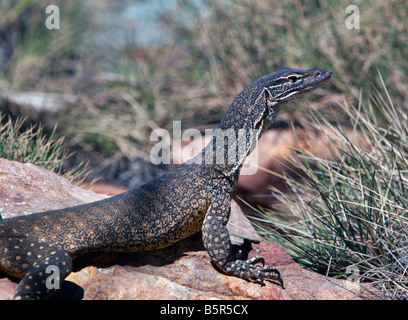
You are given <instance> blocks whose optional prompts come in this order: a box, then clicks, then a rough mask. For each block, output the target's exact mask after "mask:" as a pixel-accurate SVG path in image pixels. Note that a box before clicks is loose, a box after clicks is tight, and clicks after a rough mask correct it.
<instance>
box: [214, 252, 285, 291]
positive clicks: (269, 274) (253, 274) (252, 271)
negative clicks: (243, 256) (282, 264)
mask: <svg viewBox="0 0 408 320" xmlns="http://www.w3.org/2000/svg"><path fill="white" fill-rule="evenodd" d="M259 263H260V264H261V265H258V264H259ZM222 269H223V271H224V272H225V273H227V274H230V275H233V276H236V277H240V278H243V279H251V280H259V282H260V283H261V286H265V283H264V280H265V279H273V280H278V282H279V284H280V285H281V286H282V288H284V286H283V280H282V278H281V276H280V273H279V271H278V270H277V269H276V268H275V267H272V266H265V260H264V258H262V257H260V256H255V257H253V258H251V259H249V260H246V261H244V260H233V261H229V262H227V263H226V264H224V265H223V268H222Z"/></svg>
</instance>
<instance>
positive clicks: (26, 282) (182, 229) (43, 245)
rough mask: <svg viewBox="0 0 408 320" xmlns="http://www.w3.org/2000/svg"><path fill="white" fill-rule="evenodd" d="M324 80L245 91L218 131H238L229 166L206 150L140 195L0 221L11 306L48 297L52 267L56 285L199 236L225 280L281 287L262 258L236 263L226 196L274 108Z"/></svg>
mask: <svg viewBox="0 0 408 320" xmlns="http://www.w3.org/2000/svg"><path fill="white" fill-rule="evenodd" d="M330 74H331V73H330V72H328V71H325V70H319V69H311V70H306V71H304V70H294V69H285V70H282V71H279V72H276V73H273V74H270V75H267V76H265V77H263V78H261V79H258V80H257V81H256V82H254V83H253V84H251V85H249V86H248V87H247V88H245V89H244V90H243V91H242V92H241V94H240V95H238V96H237V98H236V99H235V100H234V101H233V103H232V104H231V106H230V108H229V110H228V111H227V113H226V115H225V116H224V118H223V120H222V121H221V124H220V129H221V130H227V129H233V130H234V132H238V130H239V129H245V131H244V132H245V139H244V140H245V141H244V147H243V148H241V149H240V151H239V152H237V154H236V155H235V158H234V161H232V162H231V161H229V162H228V161H227V158H223V161H215V160H214V159H215V156H216V153H217V151H219V148H218V149H217V146H216V144H215V143H213V144H209V145H208V146H207V147H206V148H205V149H204V150H203V151H202V153H201V154H200V155H199V156H197V157H196V158H193V159H192V160H191V161H188V162H187V163H185V164H184V165H182V166H180V167H179V168H177V169H176V170H174V171H172V172H170V173H167V174H165V175H163V176H161V177H159V178H157V179H155V180H153V181H151V182H149V183H147V184H145V185H143V186H142V187H140V188H139V189H134V190H130V191H128V192H125V193H122V194H119V195H117V196H114V197H111V198H108V199H105V200H102V201H97V202H93V203H89V204H85V205H80V206H75V207H71V208H65V209H61V210H54V211H47V212H41V213H37V214H33V215H29V216H21V217H16V218H10V219H4V220H1V221H0V270H2V271H4V272H5V273H7V274H9V275H12V276H14V277H17V278H19V279H22V280H21V281H20V283H19V285H18V286H17V289H16V291H15V296H14V298H15V299H42V298H47V297H48V296H49V295H51V294H52V293H53V291H54V290H55V289H51V290H48V289H47V286H46V281H47V277H48V276H49V275H50V274H49V273H47V272H46V271H47V267H48V266H50V265H53V266H57V267H58V270H59V272H60V281H61V282H62V281H63V280H64V279H65V277H66V276H67V275H68V274H69V273H70V272H71V271H72V259H75V258H76V257H78V256H80V255H83V254H86V253H91V252H145V251H149V250H154V249H160V248H164V247H166V246H169V245H171V244H173V243H175V242H177V241H179V240H181V239H183V238H186V237H188V236H190V235H192V234H194V233H197V232H198V231H200V230H202V234H203V243H204V246H205V248H206V249H207V251H208V253H209V255H210V257H211V259H212V261H213V262H214V263H215V264H216V265H217V266H218V267H219V268H220V269H221V270H222V271H223V272H225V273H226V274H229V275H232V276H237V277H241V278H244V279H253V280H257V279H259V280H260V282H261V284H262V285H264V282H263V279H264V278H270V279H278V280H279V281H280V282H281V283H282V280H281V279H280V275H279V272H278V271H277V270H276V269H275V268H274V267H271V266H263V264H264V261H263V259H262V258H261V257H255V258H253V259H251V260H248V261H243V260H239V259H238V257H236V256H235V254H234V253H233V250H232V246H231V242H230V238H229V235H228V231H227V228H226V224H227V222H228V219H229V214H230V203H231V194H232V192H233V190H234V187H235V185H236V183H237V181H238V177H239V170H240V168H241V166H242V164H243V161H244V160H245V157H246V156H247V154H248V153H249V152H250V151H251V150H252V148H253V146H254V144H255V143H256V141H257V140H258V138H259V136H260V134H261V133H262V132H263V131H264V130H265V129H267V127H269V125H270V124H271V122H272V121H273V119H274V118H275V117H276V115H277V114H278V112H279V110H280V107H281V105H282V104H283V103H285V102H287V101H288V100H290V99H293V98H294V97H295V96H299V95H301V94H303V93H304V92H306V91H310V90H312V89H314V88H315V87H316V86H318V85H320V84H321V83H323V82H325V81H326V80H327V79H328V78H330ZM290 77H292V79H290ZM293 77H295V78H293ZM294 79H297V80H294ZM292 80H293V81H292ZM294 90H295V91H294ZM296 90H298V92H296ZM290 92H295V93H294V94H290ZM286 94H290V95H289V96H286ZM250 129H256V130H257V131H253V130H252V131H251V130H250ZM214 139H216V138H215V137H214ZM214 141H215V140H214ZM225 143H226V142H225ZM222 148H224V149H225V148H226V146H225V145H224V146H222ZM200 159H201V161H199V160H200ZM204 160H205V161H204ZM213 160H214V161H213ZM202 162H204V163H202ZM258 263H261V264H262V265H259V264H258Z"/></svg>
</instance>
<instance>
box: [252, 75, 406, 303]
mask: <svg viewBox="0 0 408 320" xmlns="http://www.w3.org/2000/svg"><path fill="white" fill-rule="evenodd" d="M381 81H382V79H381ZM383 88H384V92H383V93H380V92H379V91H377V90H374V91H373V93H372V94H371V96H370V97H369V99H368V101H367V102H364V103H363V102H362V100H361V98H360V104H359V106H358V108H354V107H353V106H350V105H349V104H347V103H344V104H343V105H342V106H341V110H338V111H337V112H344V113H346V114H347V115H348V117H349V119H350V121H351V124H352V127H350V128H349V129H347V128H345V127H344V125H342V124H341V123H334V124H333V123H332V122H331V121H329V120H328V118H327V115H325V114H319V113H316V116H315V117H314V121H313V125H314V126H315V128H317V129H320V130H324V133H325V134H326V136H327V137H328V145H327V147H328V148H329V150H330V151H331V156H330V157H328V158H327V159H325V158H322V157H319V156H317V155H315V154H313V153H312V152H310V151H308V150H307V149H303V148H301V149H299V157H298V158H297V160H294V159H291V160H290V163H291V166H293V167H294V168H295V169H296V171H297V172H299V171H302V172H303V174H302V175H296V177H292V178H291V177H286V182H287V185H288V187H289V190H290V192H289V193H285V192H282V191H279V190H277V189H276V188H274V189H273V192H274V194H275V195H276V197H277V199H278V200H279V202H280V205H281V206H282V207H281V210H277V212H272V211H266V212H263V215H264V220H263V221H261V220H262V219H261V220H258V222H257V225H258V227H259V230H261V232H262V233H263V234H264V235H265V236H266V237H267V238H269V239H273V240H274V241H278V242H280V243H281V244H282V245H283V246H284V247H285V248H287V249H288V251H289V252H290V253H291V255H292V256H294V257H295V259H296V260H297V261H298V262H300V263H302V264H303V265H305V266H307V267H308V268H310V269H313V270H315V271H318V272H321V273H323V274H327V275H332V276H336V277H343V278H347V277H350V276H352V277H353V279H356V276H358V277H359V281H361V282H367V281H370V282H372V283H374V284H375V286H376V287H377V288H379V289H382V290H384V291H385V294H386V297H388V298H393V299H394V298H395V299H406V298H408V272H407V269H408V229H407V228H408V147H407V146H408V114H407V111H406V110H404V109H403V108H401V107H400V106H398V105H394V104H393V102H392V100H391V98H390V96H389V94H388V91H387V89H386V87H385V85H384V86H383ZM356 136H358V137H359V138H357V139H356V138H355V137H356ZM299 178H300V179H299ZM288 211H289V212H290V213H291V214H293V216H290V217H289V216H288V214H285V213H287V212H288ZM265 221H272V222H273V224H274V226H275V231H272V230H271V229H270V228H268V227H266V226H265V225H266V224H265ZM351 271H352V272H353V274H350V272H351Z"/></svg>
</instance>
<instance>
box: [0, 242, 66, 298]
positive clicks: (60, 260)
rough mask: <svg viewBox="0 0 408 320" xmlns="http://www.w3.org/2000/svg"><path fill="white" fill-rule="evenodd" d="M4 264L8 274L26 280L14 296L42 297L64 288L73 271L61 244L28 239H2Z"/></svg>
mask: <svg viewBox="0 0 408 320" xmlns="http://www.w3.org/2000/svg"><path fill="white" fill-rule="evenodd" d="M1 247H2V250H1V252H0V264H1V268H2V269H3V270H4V272H5V273H7V274H9V275H11V276H14V277H17V278H19V279H22V280H21V281H20V283H19V284H18V286H17V288H16V290H15V292H14V299H16V300H40V299H46V298H48V297H49V296H50V295H51V294H52V293H54V292H55V290H56V289H59V288H60V285H61V283H62V282H63V281H64V279H65V277H66V276H68V275H69V274H70V273H71V271H72V259H71V257H70V256H69V254H68V253H67V252H66V251H65V250H63V249H62V248H61V247H59V246H55V245H51V244H49V243H47V242H40V241H37V240H32V239H25V238H8V239H1Z"/></svg>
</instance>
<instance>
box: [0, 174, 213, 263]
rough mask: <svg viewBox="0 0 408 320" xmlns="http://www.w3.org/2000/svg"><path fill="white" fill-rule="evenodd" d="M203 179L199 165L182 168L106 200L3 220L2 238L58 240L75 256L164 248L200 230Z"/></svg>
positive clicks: (206, 197) (0, 224)
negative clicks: (194, 168) (199, 172)
mask: <svg viewBox="0 0 408 320" xmlns="http://www.w3.org/2000/svg"><path fill="white" fill-rule="evenodd" d="M201 180H202V177H200V175H199V174H198V173H197V172H196V171H195V170H191V169H190V170H184V169H183V168H180V170H175V171H173V172H171V173H169V174H165V175H163V176H162V177H160V178H157V179H155V180H153V181H152V182H149V183H147V184H145V185H143V186H142V187H141V188H139V189H134V190H130V191H128V192H125V193H122V194H119V195H117V196H114V197H111V198H107V199H105V200H101V201H97V202H93V203H89V204H84V205H80V206H75V207H71V208H65V209H61V210H53V211H47V212H41V213H37V214H33V215H29V216H21V217H16V218H11V219H6V220H0V221H1V222H0V242H1V241H2V239H6V238H7V239H8V238H19V239H29V240H36V241H40V242H45V243H52V244H54V245H57V246H61V247H62V248H63V249H64V250H65V251H67V252H68V253H69V254H70V255H71V256H73V257H75V256H78V255H80V254H82V253H87V252H90V251H94V252H100V251H133V252H142V251H147V250H152V249H158V248H163V247H166V246H168V245H170V244H172V243H174V242H176V241H178V240H180V239H182V238H185V237H187V236H189V235H191V234H193V233H195V232H198V231H199V230H200V228H201V225H202V221H203V220H204V216H205V212H206V209H207V207H208V202H209V196H210V195H209V193H208V192H207V190H206V189H205V184H204V183H201ZM192 190H194V192H192ZM197 191H199V192H198V193H197ZM28 244H29V243H28Z"/></svg>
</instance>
